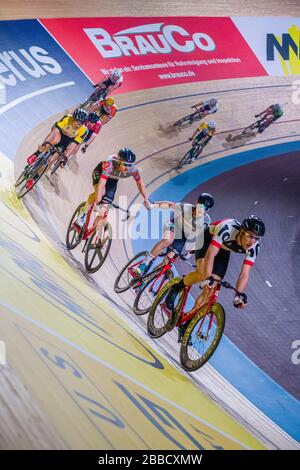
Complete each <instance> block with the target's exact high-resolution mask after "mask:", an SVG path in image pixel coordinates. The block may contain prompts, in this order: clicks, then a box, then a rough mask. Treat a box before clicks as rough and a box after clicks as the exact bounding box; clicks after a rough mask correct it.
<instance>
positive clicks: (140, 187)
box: [136, 178, 148, 201]
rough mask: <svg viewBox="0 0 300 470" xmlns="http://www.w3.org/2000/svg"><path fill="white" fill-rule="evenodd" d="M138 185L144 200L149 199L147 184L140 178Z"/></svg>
mask: <svg viewBox="0 0 300 470" xmlns="http://www.w3.org/2000/svg"><path fill="white" fill-rule="evenodd" d="M136 185H137V188H138V190H139V192H140V193H141V195H142V197H143V198H144V200H145V201H148V195H147V191H146V186H145V183H144V181H143V180H142V179H141V178H140V179H139V180H136Z"/></svg>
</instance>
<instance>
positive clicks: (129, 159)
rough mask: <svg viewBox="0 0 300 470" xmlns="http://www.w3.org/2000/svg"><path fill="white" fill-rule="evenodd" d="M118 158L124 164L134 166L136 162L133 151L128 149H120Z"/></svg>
mask: <svg viewBox="0 0 300 470" xmlns="http://www.w3.org/2000/svg"><path fill="white" fill-rule="evenodd" d="M118 157H119V159H120V160H122V162H126V163H132V164H133V163H134V162H135V159H136V156H135V154H134V153H133V152H132V150H130V149H127V148H122V149H120V150H119V152H118Z"/></svg>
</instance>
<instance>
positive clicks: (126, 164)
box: [120, 160, 133, 168]
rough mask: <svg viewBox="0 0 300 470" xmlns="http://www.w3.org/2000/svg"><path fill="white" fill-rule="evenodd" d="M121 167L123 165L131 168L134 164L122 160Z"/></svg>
mask: <svg viewBox="0 0 300 470" xmlns="http://www.w3.org/2000/svg"><path fill="white" fill-rule="evenodd" d="M120 165H123V166H125V167H126V168H130V167H132V165H133V164H132V163H127V162H123V161H122V160H120Z"/></svg>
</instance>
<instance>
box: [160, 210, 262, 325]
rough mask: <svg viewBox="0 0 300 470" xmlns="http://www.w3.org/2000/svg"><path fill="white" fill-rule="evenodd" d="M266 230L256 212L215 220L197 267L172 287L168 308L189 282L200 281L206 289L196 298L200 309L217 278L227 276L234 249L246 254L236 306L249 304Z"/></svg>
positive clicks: (240, 275)
mask: <svg viewBox="0 0 300 470" xmlns="http://www.w3.org/2000/svg"><path fill="white" fill-rule="evenodd" d="M264 234H265V224H264V222H263V221H262V220H261V219H260V218H259V217H257V216H255V215H249V216H248V217H246V218H245V219H244V220H243V222H242V223H240V222H238V221H237V220H236V219H224V220H219V221H216V222H212V223H211V225H210V227H209V228H207V229H206V230H205V232H204V244H203V247H202V248H201V249H199V250H196V252H195V257H196V262H197V270H196V271H194V272H191V273H189V274H187V275H186V276H184V277H183V278H182V279H181V281H180V282H179V283H178V284H175V285H174V286H173V287H172V288H171V289H170V292H169V293H168V295H167V297H166V300H165V303H166V306H167V308H168V309H169V310H173V309H174V302H175V299H176V296H177V295H178V293H179V292H180V291H181V290H182V289H183V288H184V287H185V286H192V285H194V284H196V283H199V282H200V286H201V288H202V289H203V291H202V293H201V294H200V296H199V297H198V298H197V299H196V301H195V305H194V307H193V309H192V310H195V312H196V311H197V310H198V309H199V308H200V307H201V305H203V304H205V303H206V301H207V299H208V297H209V290H210V289H211V288H212V287H213V286H214V283H215V281H216V280H221V279H223V277H224V276H225V273H226V270H227V267H228V263H229V259H230V253H231V252H235V253H241V254H244V255H245V256H244V263H243V265H242V268H241V271H240V274H239V277H238V279H237V282H236V289H237V291H238V292H239V293H240V294H239V295H236V296H235V298H234V306H235V307H237V308H245V307H246V305H247V295H246V294H245V290H246V287H247V285H248V282H249V277H250V271H251V268H252V266H253V265H254V262H255V260H256V257H257V255H258V253H259V249H260V244H259V240H260V238H261V237H263V236H264ZM192 310H191V312H192ZM185 326H186V325H185Z"/></svg>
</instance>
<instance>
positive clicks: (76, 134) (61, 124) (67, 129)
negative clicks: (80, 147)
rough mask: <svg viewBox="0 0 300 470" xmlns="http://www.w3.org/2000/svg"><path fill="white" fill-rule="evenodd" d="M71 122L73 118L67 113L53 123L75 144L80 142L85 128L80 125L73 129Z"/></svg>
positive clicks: (85, 130)
mask: <svg viewBox="0 0 300 470" xmlns="http://www.w3.org/2000/svg"><path fill="white" fill-rule="evenodd" d="M73 123H74V118H73V116H72V114H67V115H66V116H64V117H63V118H62V119H61V120H60V121H57V122H56V123H55V125H56V127H58V129H60V130H61V132H62V133H63V134H64V135H65V136H66V137H68V138H69V139H71V140H73V141H74V142H76V143H77V144H81V142H82V138H83V137H84V135H85V134H86V132H87V128H86V127H85V126H80V127H79V128H78V129H74V127H73V126H72V124H73Z"/></svg>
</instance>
